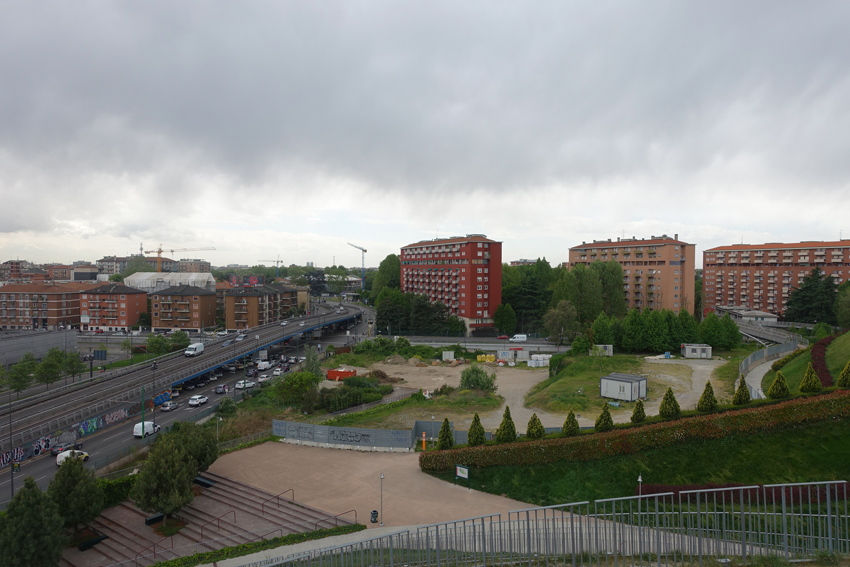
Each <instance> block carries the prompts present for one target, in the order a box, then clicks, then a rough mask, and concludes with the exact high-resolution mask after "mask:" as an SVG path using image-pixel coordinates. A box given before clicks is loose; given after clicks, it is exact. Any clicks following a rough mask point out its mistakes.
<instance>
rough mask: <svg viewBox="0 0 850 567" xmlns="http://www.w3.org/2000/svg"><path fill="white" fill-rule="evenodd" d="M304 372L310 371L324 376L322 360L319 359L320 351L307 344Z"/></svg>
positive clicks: (320, 376) (314, 374) (315, 374)
mask: <svg viewBox="0 0 850 567" xmlns="http://www.w3.org/2000/svg"><path fill="white" fill-rule="evenodd" d="M303 368H304V372H309V373H310V374H312V375H313V376H318V377H319V378H322V377H324V372H322V362H321V360H319V351H317V350H316V349H315V348H314V347H312V346H309V345H308V346H307V347H306V348H305V349H304V367H303Z"/></svg>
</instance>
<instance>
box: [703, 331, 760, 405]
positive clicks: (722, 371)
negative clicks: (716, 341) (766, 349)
mask: <svg viewBox="0 0 850 567" xmlns="http://www.w3.org/2000/svg"><path fill="white" fill-rule="evenodd" d="M760 347H761V345H759V344H758V343H750V344H746V345H743V346H741V347H740V348H736V349H734V350H715V351H712V355H714V356H722V357H723V358H726V359H728V361H727V362H726V364H724V365H723V366H720V367H719V368H716V369H715V370H714V372H713V373H712V376H713V377H714V378H715V379H716V380H720V381H721V382H723V388H722V391H721V392H717V394H718V395H719V394H723V395H724V397H727V398H730V399H731V398H732V396H734V395H735V380H737V379H738V367H739V366H740V365H741V361H742V360H744V359H745V358H747V357H748V356H750V355H751V354H752V353H754V352H755V351H757V350H758V349H759V348H760Z"/></svg>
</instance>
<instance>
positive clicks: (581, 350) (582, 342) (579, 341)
mask: <svg viewBox="0 0 850 567" xmlns="http://www.w3.org/2000/svg"><path fill="white" fill-rule="evenodd" d="M591 348H593V343H592V342H590V339H588V338H587V337H585V336H584V335H579V336H577V337H576V338H575V340H574V341H573V344H572V348H571V349H570V351H569V355H570V356H587V353H588V351H590V349H591Z"/></svg>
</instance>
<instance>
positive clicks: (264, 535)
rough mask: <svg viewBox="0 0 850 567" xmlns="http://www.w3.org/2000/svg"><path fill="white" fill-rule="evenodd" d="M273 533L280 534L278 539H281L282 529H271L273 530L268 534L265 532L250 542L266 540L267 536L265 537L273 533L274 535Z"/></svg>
mask: <svg viewBox="0 0 850 567" xmlns="http://www.w3.org/2000/svg"><path fill="white" fill-rule="evenodd" d="M275 532H280V537H283V528H275V529H273V530H272V531H270V532H266V533H264V534H263V535H260V536H257V537H256V538H254V539H253V540H251V541H260V540H261V539H266V536H267V535H269V534H273V533H275Z"/></svg>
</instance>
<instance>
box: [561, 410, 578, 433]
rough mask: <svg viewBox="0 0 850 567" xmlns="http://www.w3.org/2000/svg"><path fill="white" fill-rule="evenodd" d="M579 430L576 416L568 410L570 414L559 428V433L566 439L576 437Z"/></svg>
mask: <svg viewBox="0 0 850 567" xmlns="http://www.w3.org/2000/svg"><path fill="white" fill-rule="evenodd" d="M580 430H581V429H580V428H579V426H578V420H577V419H576V414H574V413H573V410H570V413H569V414H568V415H567V419H565V420H564V426H563V427H561V433H563V434H564V435H565V436H567V437H573V436H575V435H578V433H579V431H580Z"/></svg>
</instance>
